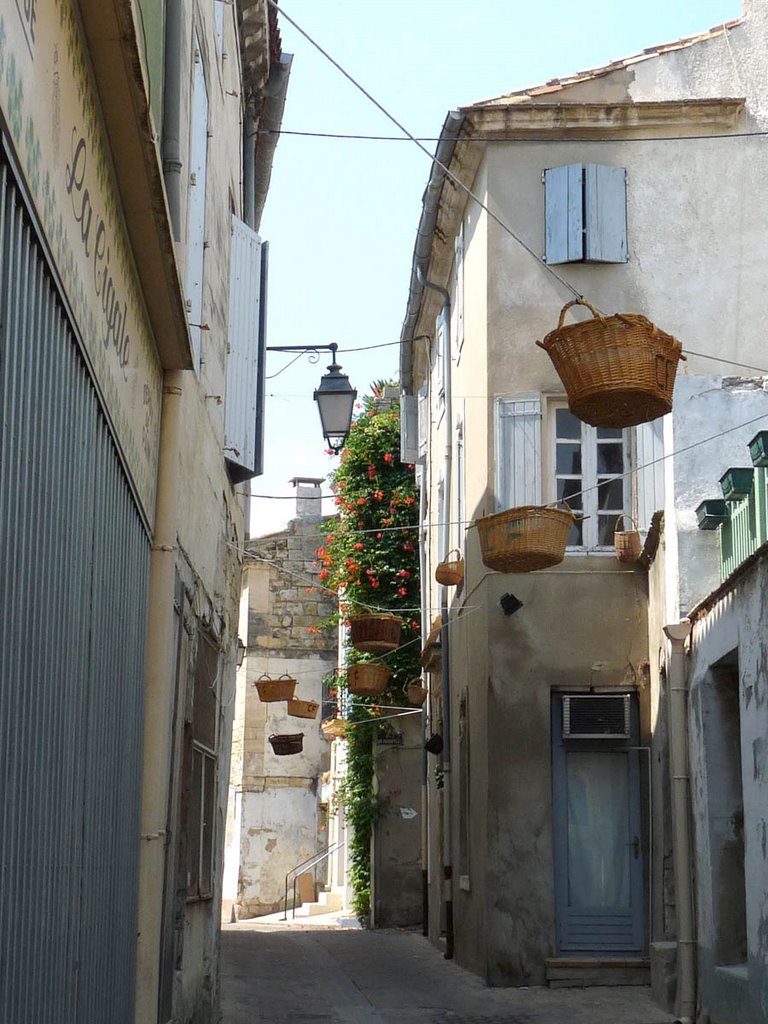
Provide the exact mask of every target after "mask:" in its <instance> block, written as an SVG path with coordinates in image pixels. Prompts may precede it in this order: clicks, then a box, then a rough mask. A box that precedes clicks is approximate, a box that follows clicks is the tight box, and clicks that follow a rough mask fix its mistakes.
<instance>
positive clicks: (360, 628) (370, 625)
mask: <svg viewBox="0 0 768 1024" xmlns="http://www.w3.org/2000/svg"><path fill="white" fill-rule="evenodd" d="M402 625H403V620H402V619H400V618H398V617H397V615H390V614H389V613H382V614H380V615H353V616H352V618H351V619H350V620H349V637H350V641H351V642H352V646H353V647H355V648H356V649H357V650H358V651H364V652H365V653H366V654H387V653H388V652H389V651H394V650H395V648H396V647H398V646H399V644H400V629H401V627H402Z"/></svg>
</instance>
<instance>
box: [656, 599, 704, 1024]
mask: <svg viewBox="0 0 768 1024" xmlns="http://www.w3.org/2000/svg"><path fill="white" fill-rule="evenodd" d="M664 633H665V635H666V637H667V639H668V640H669V641H670V643H671V645H672V650H671V654H670V660H669V691H668V704H669V706H668V714H669V770H670V774H671V777H672V780H671V781H672V841H673V848H672V863H673V870H674V875H675V913H676V918H677V978H678V982H677V1000H676V1002H677V1022H678V1024H694V1021H695V1020H696V932H695V925H694V918H693V881H692V878H691V865H692V864H693V850H692V847H691V835H690V824H689V823H690V771H689V767H688V765H689V757H688V680H687V678H686V670H685V641H686V639H687V638H688V637H689V636H690V633H691V622H690V619H682V620H681V621H680V622H678V623H674V624H670V625H667V626H665V627H664Z"/></svg>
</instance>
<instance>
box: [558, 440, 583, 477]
mask: <svg viewBox="0 0 768 1024" xmlns="http://www.w3.org/2000/svg"><path fill="white" fill-rule="evenodd" d="M555 471H556V472H557V473H575V474H578V475H579V476H580V475H581V445H580V444H558V446H557V466H556V470H555Z"/></svg>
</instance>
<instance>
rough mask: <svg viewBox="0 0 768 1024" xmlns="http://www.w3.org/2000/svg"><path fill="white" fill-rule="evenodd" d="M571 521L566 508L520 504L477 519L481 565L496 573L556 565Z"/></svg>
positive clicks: (561, 555)
mask: <svg viewBox="0 0 768 1024" xmlns="http://www.w3.org/2000/svg"><path fill="white" fill-rule="evenodd" d="M575 519H576V517H575V516H574V514H573V512H571V510H570V508H568V506H567V505H566V507H565V508H564V509H560V508H550V507H549V506H545V505H523V506H521V507H520V508H510V509H507V510H506V511H505V512H497V513H496V514H495V515H492V516H485V518H484V519H478V520H477V521H476V523H475V526H476V527H477V533H478V536H479V538H480V551H481V554H482V559H483V565H485V566H487V567H488V568H489V569H496V570H497V571H498V572H533V571H534V570H536V569H546V568H548V567H549V566H551V565H557V564H558V562H562V560H563V558H564V557H565V545H566V543H567V542H568V534H569V532H570V529H571V527H572V526H573V523H574V520H575Z"/></svg>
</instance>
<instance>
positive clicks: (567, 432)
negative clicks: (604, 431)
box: [555, 409, 621, 440]
mask: <svg viewBox="0 0 768 1024" xmlns="http://www.w3.org/2000/svg"><path fill="white" fill-rule="evenodd" d="M555 432H556V436H557V437H558V438H560V437H566V438H571V437H574V438H577V439H578V440H581V420H580V419H578V418H577V417H576V416H574V415H573V413H572V412H571V411H570V410H569V409H556V410H555ZM619 433H621V431H619Z"/></svg>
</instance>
